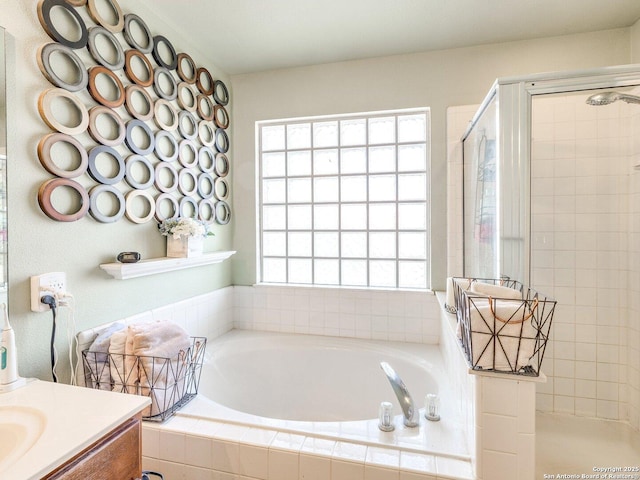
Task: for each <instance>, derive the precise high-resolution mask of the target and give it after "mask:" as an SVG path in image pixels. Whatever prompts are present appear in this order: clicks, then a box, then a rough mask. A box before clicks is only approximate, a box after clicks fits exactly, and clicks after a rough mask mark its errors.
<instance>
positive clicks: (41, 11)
mask: <svg viewBox="0 0 640 480" xmlns="http://www.w3.org/2000/svg"><path fill="white" fill-rule="evenodd" d="M56 7H60V8H62V9H64V10H65V12H66V13H67V14H69V15H70V16H71V17H72V18H73V20H74V21H75V23H76V25H77V27H78V28H79V29H80V35H79V37H80V38H78V39H76V40H73V39H70V38H66V37H65V36H64V35H63V34H62V33H60V31H59V30H58V29H57V28H56V26H55V25H54V24H53V19H52V18H51V11H52V10H53V9H54V8H56ZM38 19H39V20H40V25H42V28H43V29H44V31H45V32H46V33H47V35H49V36H50V37H51V38H52V39H53V40H55V41H56V42H58V43H61V44H62V45H64V46H65V47H69V48H72V49H74V50H77V49H79V48H84V47H86V46H87V41H88V38H89V32H88V31H87V26H86V25H85V23H84V21H83V20H82V17H81V16H80V14H79V13H78V12H77V11H76V9H75V8H73V6H71V5H70V4H69V3H68V2H66V1H65V0H40V2H39V3H38Z"/></svg>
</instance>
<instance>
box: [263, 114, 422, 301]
mask: <svg viewBox="0 0 640 480" xmlns="http://www.w3.org/2000/svg"><path fill="white" fill-rule="evenodd" d="M257 133H258V155H259V172H258V176H259V177H258V189H259V194H258V211H259V217H260V218H259V220H260V221H259V239H260V255H259V261H260V266H259V271H260V273H259V281H260V282H262V283H288V284H309V285H336V286H338V285H340V286H350V287H372V288H402V289H427V288H429V255H428V252H429V230H428V226H429V221H428V212H429V208H428V207H429V205H428V200H429V188H428V186H429V150H430V148H429V110H428V109H419V110H401V111H389V112H382V113H375V114H361V115H348V116H341V117H330V118H328V117H316V118H305V119H293V120H287V121H277V122H259V123H258V124H257Z"/></svg>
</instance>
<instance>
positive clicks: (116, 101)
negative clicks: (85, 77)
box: [87, 65, 125, 108]
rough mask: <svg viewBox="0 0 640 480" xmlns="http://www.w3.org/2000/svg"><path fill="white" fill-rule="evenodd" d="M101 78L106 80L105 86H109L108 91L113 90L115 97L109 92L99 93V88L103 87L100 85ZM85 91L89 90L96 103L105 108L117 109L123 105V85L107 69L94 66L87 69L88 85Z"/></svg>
mask: <svg viewBox="0 0 640 480" xmlns="http://www.w3.org/2000/svg"><path fill="white" fill-rule="evenodd" d="M101 78H105V79H106V82H105V85H106V84H108V85H109V87H108V89H110V90H112V89H113V88H115V90H116V95H115V97H114V96H113V95H110V92H104V93H103V92H101V91H100V87H102V86H104V85H101V83H102V82H100V79H101ZM87 90H89V94H90V95H91V96H92V97H93V99H94V100H95V101H96V102H98V103H100V104H101V105H104V106H105V107H109V108H118V107H120V106H122V105H123V104H124V100H125V92H124V85H122V82H121V81H120V79H119V78H118V76H117V75H116V74H115V73H113V72H112V71H111V70H109V69H108V68H106V67H103V66H102V65H96V66H95V67H91V68H90V69H89V85H88V87H87ZM111 93H113V92H111Z"/></svg>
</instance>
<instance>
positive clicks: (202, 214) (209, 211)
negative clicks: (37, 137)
mask: <svg viewBox="0 0 640 480" xmlns="http://www.w3.org/2000/svg"><path fill="white" fill-rule="evenodd" d="M198 218H199V219H200V220H201V221H203V222H205V223H213V222H214V221H215V219H216V205H215V203H213V201H212V200H211V199H210V198H203V199H202V200H200V202H198Z"/></svg>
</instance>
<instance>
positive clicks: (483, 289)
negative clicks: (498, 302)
mask: <svg viewBox="0 0 640 480" xmlns="http://www.w3.org/2000/svg"><path fill="white" fill-rule="evenodd" d="M469 290H470V291H471V293H475V294H477V295H485V296H487V297H493V298H508V299H511V300H522V292H520V290H516V289H515V288H509V287H503V286H501V285H492V284H490V283H482V282H473V283H472V284H471V288H470V289H469Z"/></svg>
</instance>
